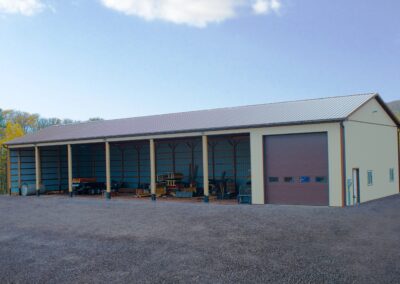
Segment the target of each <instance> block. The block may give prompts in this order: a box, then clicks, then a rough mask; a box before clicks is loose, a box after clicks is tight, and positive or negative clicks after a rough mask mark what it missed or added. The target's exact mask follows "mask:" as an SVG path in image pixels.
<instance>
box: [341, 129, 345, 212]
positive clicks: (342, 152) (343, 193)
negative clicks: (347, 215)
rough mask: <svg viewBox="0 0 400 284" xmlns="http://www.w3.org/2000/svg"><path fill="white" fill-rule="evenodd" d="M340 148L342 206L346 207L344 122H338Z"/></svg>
mask: <svg viewBox="0 0 400 284" xmlns="http://www.w3.org/2000/svg"><path fill="white" fill-rule="evenodd" d="M340 149H341V164H342V207H346V134H345V128H344V122H343V121H341V122H340Z"/></svg>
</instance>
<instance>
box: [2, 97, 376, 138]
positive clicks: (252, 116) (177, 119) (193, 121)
mask: <svg viewBox="0 0 400 284" xmlns="http://www.w3.org/2000/svg"><path fill="white" fill-rule="evenodd" d="M372 98H379V96H378V95H377V94H362V95H352V96H344V97H330V98H322V99H311V100H302V101H292V102H282V103H270V104H260V105H251V106H242V107H231V108H220V109H211V110H200V111H191V112H181V113H172V114H163V115H153V116H143V117H134V118H126V119H114V120H104V121H93V122H86V123H78V124H69V125H60V126H51V127H48V128H45V129H42V130H40V131H38V132H36V133H32V134H28V135H26V136H24V137H21V138H17V139H15V140H12V141H10V142H8V143H7V145H22V144H35V143H44V142H62V141H72V140H87V139H96V138H106V137H107V138H111V137H123V136H141V135H153V134H167V133H168V134H169V133H184V132H196V131H206V130H222V129H239V128H249V127H257V126H271V125H290V124H304V123H315V122H328V121H340V120H344V119H345V118H347V117H348V116H349V115H350V114H351V113H352V112H354V111H355V110H357V109H358V108H359V107H361V106H362V105H363V104H365V103H366V102H367V101H369V100H371V99H372ZM379 100H380V99H379Z"/></svg>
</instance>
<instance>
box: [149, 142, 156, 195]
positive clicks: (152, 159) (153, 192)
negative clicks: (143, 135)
mask: <svg viewBox="0 0 400 284" xmlns="http://www.w3.org/2000/svg"><path fill="white" fill-rule="evenodd" d="M156 186H157V184H156V147H155V143H154V139H150V190H151V200H153V201H155V200H156Z"/></svg>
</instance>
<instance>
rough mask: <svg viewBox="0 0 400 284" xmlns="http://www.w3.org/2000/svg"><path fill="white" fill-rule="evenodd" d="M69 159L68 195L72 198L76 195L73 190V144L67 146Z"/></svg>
mask: <svg viewBox="0 0 400 284" xmlns="http://www.w3.org/2000/svg"><path fill="white" fill-rule="evenodd" d="M67 158H68V193H69V196H70V197H72V196H73V195H74V192H73V188H72V178H73V175H72V146H71V144H68V145H67Z"/></svg>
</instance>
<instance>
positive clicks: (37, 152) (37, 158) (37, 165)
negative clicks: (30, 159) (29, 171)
mask: <svg viewBox="0 0 400 284" xmlns="http://www.w3.org/2000/svg"><path fill="white" fill-rule="evenodd" d="M35 174H36V196H40V183H41V180H40V179H41V170H40V150H39V147H38V146H35Z"/></svg>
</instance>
